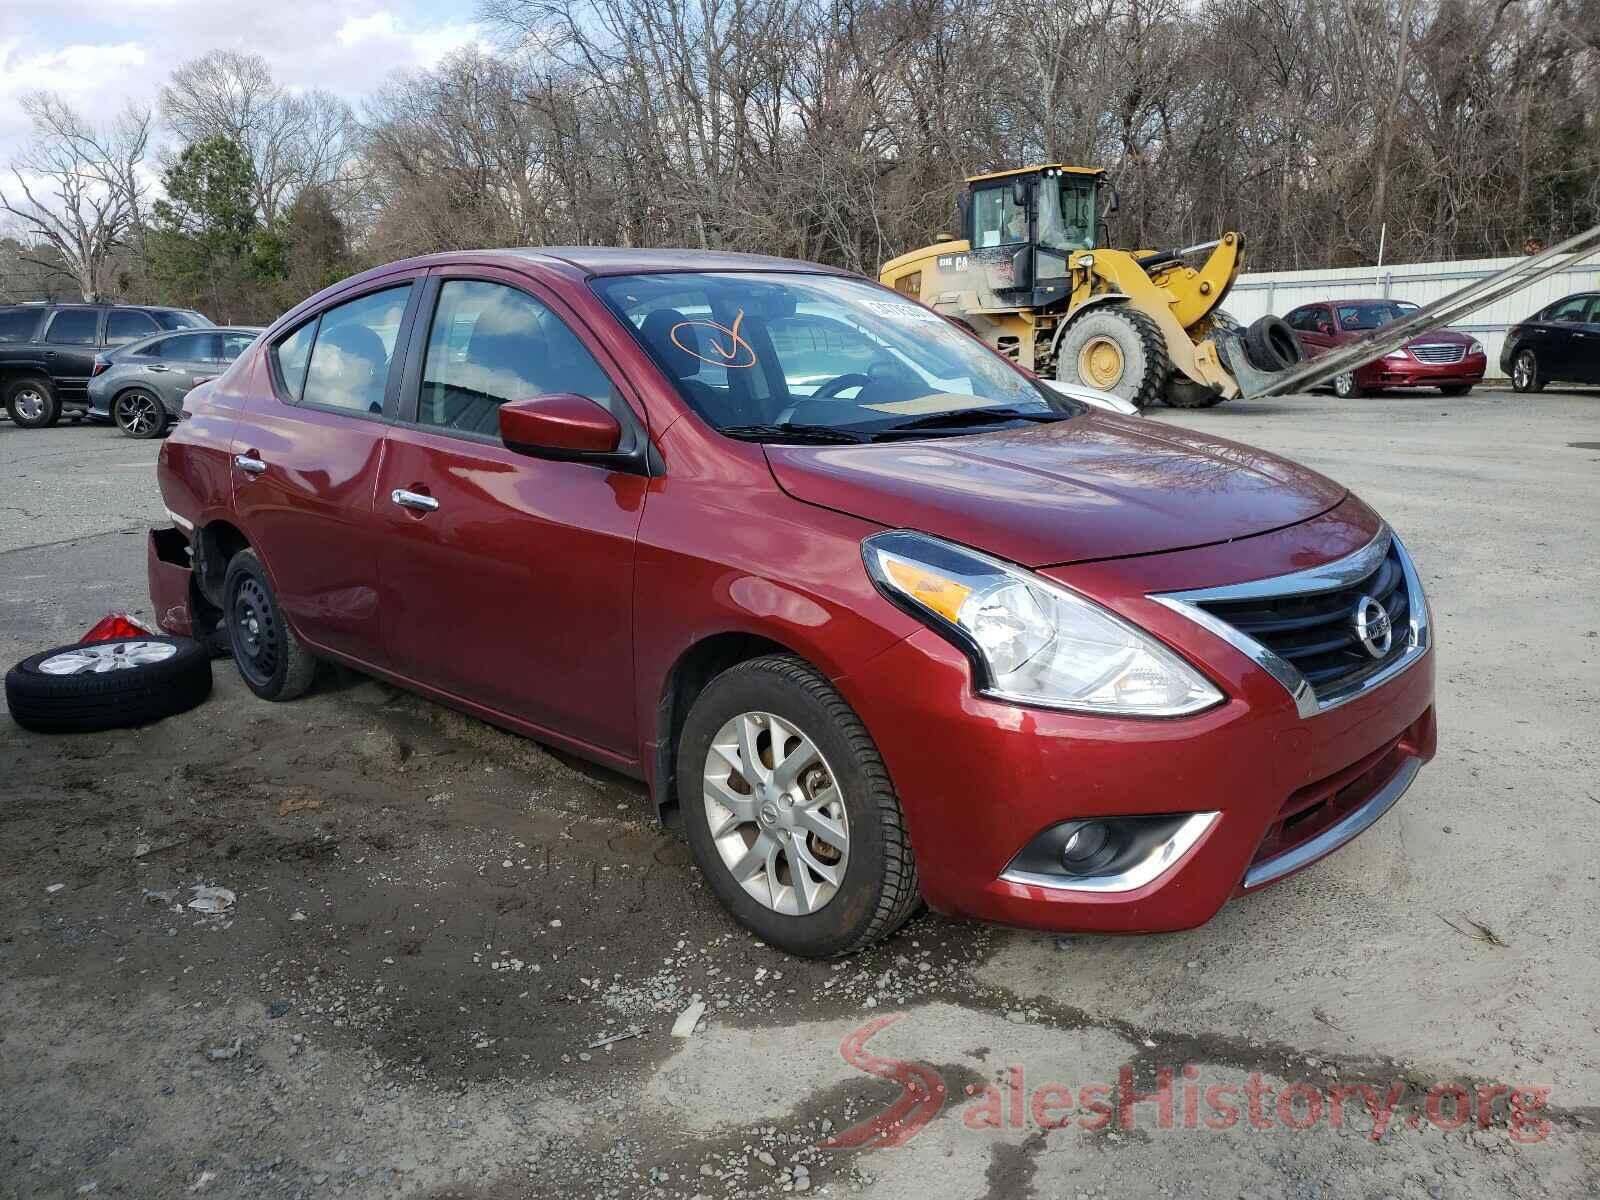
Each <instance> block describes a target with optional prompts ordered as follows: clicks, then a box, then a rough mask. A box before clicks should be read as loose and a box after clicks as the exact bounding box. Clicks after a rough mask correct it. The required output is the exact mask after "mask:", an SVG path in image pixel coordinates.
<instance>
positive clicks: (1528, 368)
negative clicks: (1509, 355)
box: [1511, 350, 1534, 392]
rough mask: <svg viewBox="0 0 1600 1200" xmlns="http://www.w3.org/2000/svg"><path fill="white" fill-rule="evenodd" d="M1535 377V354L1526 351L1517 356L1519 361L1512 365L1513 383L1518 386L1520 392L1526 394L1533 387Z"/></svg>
mask: <svg viewBox="0 0 1600 1200" xmlns="http://www.w3.org/2000/svg"><path fill="white" fill-rule="evenodd" d="M1533 376H1534V361H1533V352H1532V351H1530V350H1524V351H1523V352H1522V353H1521V354H1519V355H1517V361H1516V362H1514V363H1512V364H1511V382H1512V383H1514V384H1516V385H1517V390H1518V391H1520V392H1526V391H1528V390H1529V389H1531V388H1532V387H1533Z"/></svg>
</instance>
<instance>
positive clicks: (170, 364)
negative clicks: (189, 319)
mask: <svg viewBox="0 0 1600 1200" xmlns="http://www.w3.org/2000/svg"><path fill="white" fill-rule="evenodd" d="M260 332H261V330H260V328H259V327H257V326H252V325H227V326H221V327H219V328H216V329H202V330H185V331H183V332H179V333H158V334H156V335H154V336H152V337H147V338H143V339H141V340H139V341H137V342H130V343H128V344H127V345H126V346H119V347H117V348H116V349H115V350H108V351H105V352H103V353H101V354H97V355H95V359H94V368H93V375H92V376H91V378H90V379H89V414H88V415H89V419H90V420H91V421H95V420H98V421H115V422H116V425H117V428H118V429H120V430H122V432H123V433H125V434H127V435H128V436H129V437H135V438H151V437H156V436H157V435H158V434H160V433H161V431H162V430H163V429H165V428H166V427H167V425H168V424H169V423H171V422H172V421H173V420H174V419H175V418H176V417H177V415H178V414H179V413H180V412H182V411H183V398H184V397H185V396H187V395H188V394H189V390H190V389H191V388H193V387H194V386H195V385H196V384H197V383H204V382H205V381H206V380H207V379H211V378H213V377H214V376H217V375H220V374H222V372H223V370H224V369H225V368H226V367H227V365H228V364H229V363H231V362H232V361H233V360H234V359H236V358H238V357H239V355H241V354H243V353H244V352H245V350H246V348H247V347H249V345H250V343H251V342H253V341H255V340H256V335H257V334H259V333H260Z"/></svg>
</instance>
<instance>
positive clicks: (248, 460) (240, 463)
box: [233, 454, 267, 475]
mask: <svg viewBox="0 0 1600 1200" xmlns="http://www.w3.org/2000/svg"><path fill="white" fill-rule="evenodd" d="M233 465H234V466H236V467H238V468H239V470H241V471H244V472H245V473H247V474H250V475H259V474H261V473H262V472H263V471H265V470H266V469H267V464H266V463H264V462H262V461H261V460H260V459H259V458H257V457H256V456H255V455H253V454H235V455H234V456H233Z"/></svg>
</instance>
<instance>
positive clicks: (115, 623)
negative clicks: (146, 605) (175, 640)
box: [78, 613, 161, 646]
mask: <svg viewBox="0 0 1600 1200" xmlns="http://www.w3.org/2000/svg"><path fill="white" fill-rule="evenodd" d="M140 636H145V637H159V636H161V635H160V634H158V633H156V631H155V630H154V629H151V628H149V627H148V626H147V625H144V624H141V623H140V622H138V621H135V620H134V619H133V618H132V617H130V616H129V615H128V614H127V613H107V614H106V615H105V616H103V617H101V618H100V619H99V620H98V621H96V622H95V623H94V625H93V626H91V627H90V629H89V632H88V633H86V634H84V635H83V636H82V637H81V638H79V639H78V644H79V645H80V646H81V645H84V644H85V643H87V642H109V641H112V640H114V639H116V638H130V637H140Z"/></svg>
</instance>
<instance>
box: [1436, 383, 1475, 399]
mask: <svg viewBox="0 0 1600 1200" xmlns="http://www.w3.org/2000/svg"><path fill="white" fill-rule="evenodd" d="M1471 390H1472V385H1471V384H1470V383H1453V384H1451V385H1450V386H1449V387H1442V388H1440V389H1439V391H1440V392H1442V393H1443V394H1444V395H1446V396H1465V395H1466V394H1467V393H1468V392H1470V391H1471Z"/></svg>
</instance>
